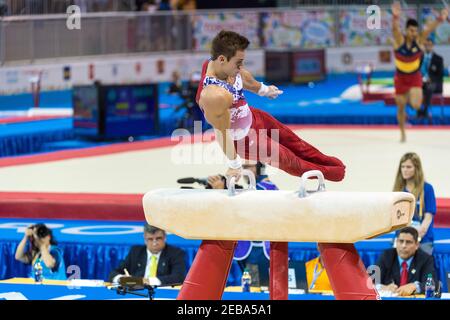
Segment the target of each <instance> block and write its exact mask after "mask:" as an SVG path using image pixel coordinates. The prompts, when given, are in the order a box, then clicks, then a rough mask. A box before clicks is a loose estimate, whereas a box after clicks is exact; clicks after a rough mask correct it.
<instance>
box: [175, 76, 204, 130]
mask: <svg viewBox="0 0 450 320" xmlns="http://www.w3.org/2000/svg"><path fill="white" fill-rule="evenodd" d="M200 80H201V77H200V74H198V73H193V74H192V75H191V76H190V79H189V82H187V83H186V84H185V85H184V86H181V87H179V89H178V91H177V92H178V94H179V95H180V98H181V99H182V100H183V102H182V103H181V104H180V105H179V106H177V107H176V108H175V112H178V111H180V110H183V109H185V112H184V114H183V115H182V116H181V118H180V119H179V120H178V122H177V127H178V128H184V129H187V130H189V131H190V132H193V130H194V122H195V121H202V122H203V113H202V112H201V110H200V107H199V106H198V104H197V101H196V99H195V98H196V94H197V88H198V86H199V83H200ZM174 83H175V82H174ZM174 90H175V89H174ZM202 127H203V124H202ZM202 129H203V128H202Z"/></svg>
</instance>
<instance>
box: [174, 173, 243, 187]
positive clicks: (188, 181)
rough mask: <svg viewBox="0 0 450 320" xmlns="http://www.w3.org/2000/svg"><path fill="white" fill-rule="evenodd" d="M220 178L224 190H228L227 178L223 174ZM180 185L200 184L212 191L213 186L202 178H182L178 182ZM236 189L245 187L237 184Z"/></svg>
mask: <svg viewBox="0 0 450 320" xmlns="http://www.w3.org/2000/svg"><path fill="white" fill-rule="evenodd" d="M219 176H220V178H221V179H222V181H223V183H224V189H228V188H227V178H226V177H225V176H223V175H221V174H219ZM177 182H178V183H181V184H192V183H198V184H201V185H203V186H205V189H212V186H211V185H210V184H209V183H208V179H207V178H202V179H198V178H181V179H178V180H177ZM181 188H182V189H193V187H184V186H183V187H181ZM235 188H236V189H243V188H244V187H242V186H241V185H238V184H236V185H235Z"/></svg>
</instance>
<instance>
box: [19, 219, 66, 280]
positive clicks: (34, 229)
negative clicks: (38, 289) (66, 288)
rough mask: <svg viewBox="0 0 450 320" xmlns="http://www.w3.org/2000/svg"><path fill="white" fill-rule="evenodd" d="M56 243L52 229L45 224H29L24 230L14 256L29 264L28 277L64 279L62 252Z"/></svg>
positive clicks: (64, 268)
mask: <svg viewBox="0 0 450 320" xmlns="http://www.w3.org/2000/svg"><path fill="white" fill-rule="evenodd" d="M27 244H28V250H26V246H27ZM56 245H57V242H56V240H55V238H54V237H53V233H52V230H51V229H49V228H48V227H47V226H46V225H45V224H43V223H38V224H35V225H31V226H29V227H28V228H27V229H26V230H25V235H24V237H23V239H22V240H21V241H20V243H19V245H18V246H17V250H16V255H15V258H16V260H18V261H20V262H23V263H25V264H29V265H31V270H30V277H31V278H35V279H36V281H41V280H42V279H47V280H49V279H51V280H66V279H67V276H66V267H65V264H64V259H63V253H62V250H61V249H60V248H58V247H57V246H56Z"/></svg>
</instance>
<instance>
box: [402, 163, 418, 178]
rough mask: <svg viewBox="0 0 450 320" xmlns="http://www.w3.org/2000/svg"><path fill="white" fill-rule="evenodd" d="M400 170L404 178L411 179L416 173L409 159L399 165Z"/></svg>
mask: <svg viewBox="0 0 450 320" xmlns="http://www.w3.org/2000/svg"><path fill="white" fill-rule="evenodd" d="M400 170H401V171H402V177H403V179H405V180H411V179H413V178H414V175H415V174H416V168H415V167H414V164H413V163H412V161H411V160H410V159H408V160H406V161H405V162H403V163H402V164H401V165H400Z"/></svg>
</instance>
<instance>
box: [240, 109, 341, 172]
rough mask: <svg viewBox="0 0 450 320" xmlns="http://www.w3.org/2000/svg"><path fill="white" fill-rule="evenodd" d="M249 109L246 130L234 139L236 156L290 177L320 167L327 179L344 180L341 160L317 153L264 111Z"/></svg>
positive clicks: (317, 151)
mask: <svg viewBox="0 0 450 320" xmlns="http://www.w3.org/2000/svg"><path fill="white" fill-rule="evenodd" d="M250 110H251V111H252V115H253V123H252V126H251V129H250V132H249V134H248V135H247V136H246V137H245V138H243V139H241V140H238V141H235V142H234V145H235V148H236V150H237V153H238V154H239V156H241V157H242V158H245V159H248V160H254V161H260V162H263V163H267V164H270V165H272V166H274V167H277V168H279V169H281V170H283V171H285V172H287V173H289V174H291V175H293V176H298V177H300V176H301V175H302V174H303V173H304V172H306V171H310V170H320V171H321V172H322V173H323V175H324V177H325V179H327V180H330V181H341V180H342V179H344V175H345V165H344V164H343V163H342V161H341V160H339V159H337V158H335V157H330V156H327V155H325V154H323V153H321V152H320V151H319V150H317V149H316V148H314V147H313V146H312V145H310V144H309V143H307V142H306V141H304V140H302V139H300V138H299V137H298V136H297V135H296V134H295V133H294V132H292V130H291V129H289V128H288V127H287V126H285V125H284V124H282V123H281V122H279V121H278V120H277V119H275V118H274V117H272V116H271V115H270V114H268V113H267V112H264V111H262V110H259V109H255V108H252V107H250ZM252 129H253V130H252ZM274 130H276V131H274Z"/></svg>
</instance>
